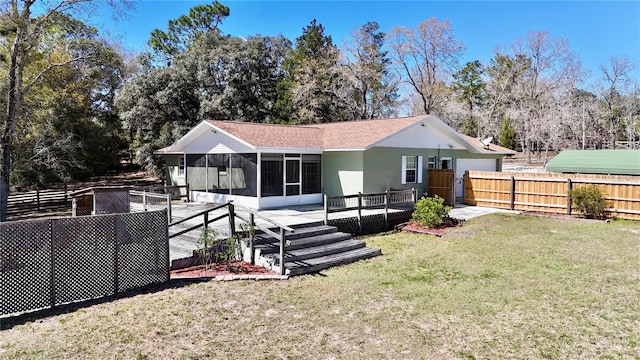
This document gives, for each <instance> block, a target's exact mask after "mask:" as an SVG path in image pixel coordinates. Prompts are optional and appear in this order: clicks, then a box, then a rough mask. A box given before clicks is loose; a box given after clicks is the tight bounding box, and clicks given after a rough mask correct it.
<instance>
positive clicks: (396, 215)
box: [387, 210, 413, 229]
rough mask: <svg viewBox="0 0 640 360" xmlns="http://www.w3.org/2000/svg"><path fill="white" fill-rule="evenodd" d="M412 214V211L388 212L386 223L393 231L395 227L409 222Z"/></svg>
mask: <svg viewBox="0 0 640 360" xmlns="http://www.w3.org/2000/svg"><path fill="white" fill-rule="evenodd" d="M412 213H413V210H407V211H397V212H389V217H388V219H387V221H388V222H389V228H390V229H393V228H394V227H396V226H397V225H400V224H402V223H405V222H407V221H409V220H411V214H412Z"/></svg>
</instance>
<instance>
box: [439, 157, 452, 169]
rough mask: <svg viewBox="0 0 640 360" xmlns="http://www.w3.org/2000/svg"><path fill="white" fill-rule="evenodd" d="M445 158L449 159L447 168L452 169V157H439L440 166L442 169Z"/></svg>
mask: <svg viewBox="0 0 640 360" xmlns="http://www.w3.org/2000/svg"><path fill="white" fill-rule="evenodd" d="M445 160H446V161H449V170H451V169H453V159H452V158H450V157H443V158H440V168H441V169H442V162H443V161H445Z"/></svg>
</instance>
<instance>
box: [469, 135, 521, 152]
mask: <svg viewBox="0 0 640 360" xmlns="http://www.w3.org/2000/svg"><path fill="white" fill-rule="evenodd" d="M460 135H461V136H464V138H465V139H466V140H467V141H468V142H469V143H471V145H473V146H475V147H476V148H478V149H479V150H480V151H481V152H482V153H483V154H515V153H516V152H515V151H513V150H511V149H507V148H505V147H502V146H499V145H496V144H489V146H488V148H485V146H484V145H483V144H482V142H480V140H479V139H476V138H474V137H471V136H468V135H464V134H460Z"/></svg>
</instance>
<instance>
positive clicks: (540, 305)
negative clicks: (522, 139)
mask: <svg viewBox="0 0 640 360" xmlns="http://www.w3.org/2000/svg"><path fill="white" fill-rule="evenodd" d="M366 240H367V243H368V245H369V246H374V247H380V248H382V251H383V253H384V255H383V256H381V257H377V258H374V259H370V260H366V261H361V262H358V263H356V264H352V265H349V266H344V267H338V268H333V269H330V270H327V271H325V272H323V275H324V276H320V275H316V276H301V277H295V278H292V279H290V280H288V281H274V282H224V283H221V282H204V283H195V284H190V285H185V286H182V287H173V288H167V289H163V290H161V291H157V292H152V293H147V294H140V295H137V296H134V297H130V298H122V299H118V300H115V301H112V302H105V303H100V304H96V305H92V306H89V307H85V308H80V309H78V310H76V311H74V312H70V313H63V312H59V313H54V314H52V315H50V316H48V317H42V318H34V319H32V320H30V321H25V322H22V323H20V324H17V325H15V326H13V327H10V328H8V329H6V330H3V331H2V332H0V358H3V359H4V358H7V359H21V358H24V359H34V358H35V359H38V358H40V359H68V358H73V359H105V358H108V359H165V358H170V359H203V358H211V359H221V358H241V359H282V358H285V359H371V358H394V359H397V358H407V359H420V358H425V359H499V358H523V359H525V358H526V359H530V358H539V359H557V358H564V359H567V358H590V359H591V358H602V359H620V358H622V359H624V358H628V359H634V358H636V359H637V358H640V332H639V331H638V329H639V328H640V306H638V299H639V298H640V296H639V295H640V223H639V222H623V221H621V222H612V223H609V224H606V223H600V222H582V221H572V220H555V219H546V218H538V217H527V216H514V215H503V214H501V215H490V216H484V217H481V218H477V219H474V220H471V221H469V222H467V223H466V224H465V225H464V226H463V227H460V228H455V229H451V230H450V231H449V232H448V233H447V234H445V236H443V237H442V238H436V237H433V236H430V235H414V234H403V233H395V234H387V235H381V236H374V237H368V238H367V239H366Z"/></svg>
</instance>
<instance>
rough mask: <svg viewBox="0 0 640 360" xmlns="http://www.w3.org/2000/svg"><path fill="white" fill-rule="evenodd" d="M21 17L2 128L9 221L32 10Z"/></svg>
mask: <svg viewBox="0 0 640 360" xmlns="http://www.w3.org/2000/svg"><path fill="white" fill-rule="evenodd" d="M21 17H22V18H24V19H27V20H26V21H21V22H19V25H18V26H17V28H16V37H15V39H14V41H13V45H12V46H11V57H10V65H9V74H8V75H9V89H8V92H7V93H8V94H7V113H6V119H5V123H4V128H3V129H2V138H1V141H2V143H1V144H0V151H1V152H2V154H0V156H1V157H2V159H1V161H2V163H1V164H0V222H4V221H7V201H8V198H9V179H10V175H11V148H12V144H13V140H14V136H15V131H16V125H17V124H18V119H19V118H20V110H21V108H22V98H23V96H24V94H23V87H22V73H23V69H24V57H25V49H24V46H25V43H26V35H27V28H26V27H27V26H28V20H29V19H30V12H29V9H28V8H25V9H24V11H23V13H22V14H21Z"/></svg>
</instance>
